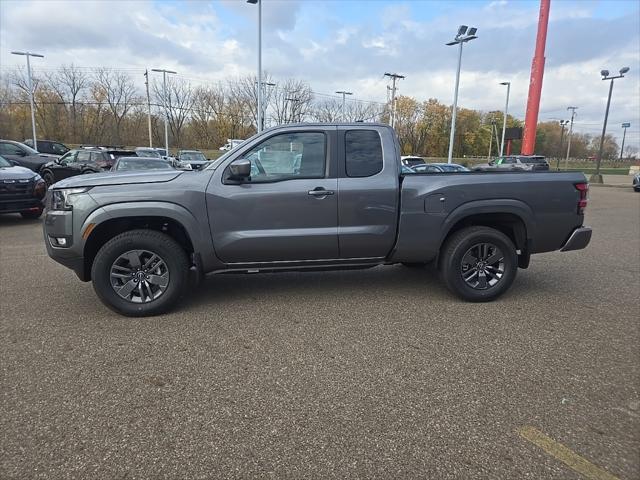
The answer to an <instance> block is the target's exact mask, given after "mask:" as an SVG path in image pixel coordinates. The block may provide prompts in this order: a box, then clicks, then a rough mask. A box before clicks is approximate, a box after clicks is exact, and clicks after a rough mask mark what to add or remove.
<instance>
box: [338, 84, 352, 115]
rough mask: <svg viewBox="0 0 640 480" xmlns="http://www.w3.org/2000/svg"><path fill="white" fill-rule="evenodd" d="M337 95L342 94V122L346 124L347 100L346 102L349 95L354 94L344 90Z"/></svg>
mask: <svg viewBox="0 0 640 480" xmlns="http://www.w3.org/2000/svg"><path fill="white" fill-rule="evenodd" d="M336 93H340V94H342V121H343V122H346V121H347V115H346V113H345V109H344V106H345V100H346V97H347V95H353V92H346V91H344V90H340V91H339V92H336Z"/></svg>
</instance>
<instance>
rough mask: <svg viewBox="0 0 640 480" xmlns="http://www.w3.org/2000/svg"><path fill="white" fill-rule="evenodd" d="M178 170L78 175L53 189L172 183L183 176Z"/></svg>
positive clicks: (57, 184) (63, 181)
mask: <svg viewBox="0 0 640 480" xmlns="http://www.w3.org/2000/svg"><path fill="white" fill-rule="evenodd" d="M182 174H183V172H180V171H177V170H175V171H174V170H158V171H156V172H122V173H120V172H105V173H94V174H91V175H77V176H75V177H71V178H66V179H64V180H61V181H59V182H57V183H54V184H53V186H52V188H77V187H100V186H105V185H132V184H136V183H140V184H142V183H162V182H170V181H171V180H173V179H174V178H177V177H179V176H180V175H182Z"/></svg>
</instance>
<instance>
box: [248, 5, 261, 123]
mask: <svg viewBox="0 0 640 480" xmlns="http://www.w3.org/2000/svg"><path fill="white" fill-rule="evenodd" d="M247 3H251V4H253V5H256V4H257V5H258V112H257V122H256V128H257V130H258V133H260V132H261V131H262V125H263V120H262V1H261V0H247Z"/></svg>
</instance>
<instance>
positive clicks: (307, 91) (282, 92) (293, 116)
mask: <svg viewBox="0 0 640 480" xmlns="http://www.w3.org/2000/svg"><path fill="white" fill-rule="evenodd" d="M312 100H313V92H312V91H311V87H310V86H309V84H308V83H307V82H304V81H302V80H295V79H293V78H288V79H287V80H285V81H284V82H281V83H280V85H279V86H278V87H277V88H276V89H275V92H274V93H273V99H272V109H273V118H274V120H275V122H276V123H277V124H282V123H295V122H301V121H302V120H303V119H304V118H305V116H306V115H307V114H308V113H309V111H310V110H311V102H312Z"/></svg>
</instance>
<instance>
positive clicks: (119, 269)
mask: <svg viewBox="0 0 640 480" xmlns="http://www.w3.org/2000/svg"><path fill="white" fill-rule="evenodd" d="M152 256H155V257H157V258H158V260H154V258H155V257H154V258H152ZM135 257H137V260H135ZM132 260H133V261H132ZM147 262H153V263H151V264H150V265H151V266H150V267H148V269H147V270H146V271H144V270H139V269H140V268H143V267H144V266H146V264H147ZM134 277H135V278H134ZM151 278H154V279H155V282H154V280H151ZM91 279H92V281H93V289H94V290H95V292H96V294H97V295H98V297H99V298H100V300H101V301H102V303H104V304H105V305H106V306H107V307H109V308H110V309H111V310H113V311H114V312H116V313H120V314H122V315H125V316H128V317H145V316H152V315H159V314H161V313H165V312H167V311H168V310H170V309H171V308H173V307H174V306H175V305H176V303H177V302H178V301H179V300H180V298H182V296H183V295H184V293H185V291H186V289H187V287H188V284H189V261H188V258H187V254H186V252H185V251H184V250H183V249H182V247H181V246H180V245H179V244H178V243H177V242H176V241H175V240H174V239H173V238H171V237H169V236H168V235H165V234H164V233H161V232H157V231H155V230H131V231H129V232H124V233H121V234H120V235H117V236H115V237H114V238H112V239H111V240H109V241H108V242H107V243H105V244H104V245H103V246H102V248H100V250H99V251H98V253H97V255H96V257H95V259H94V261H93V265H92V266H91ZM132 282H133V283H132ZM116 289H118V291H119V292H120V293H117V292H116ZM126 292H128V293H126Z"/></svg>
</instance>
